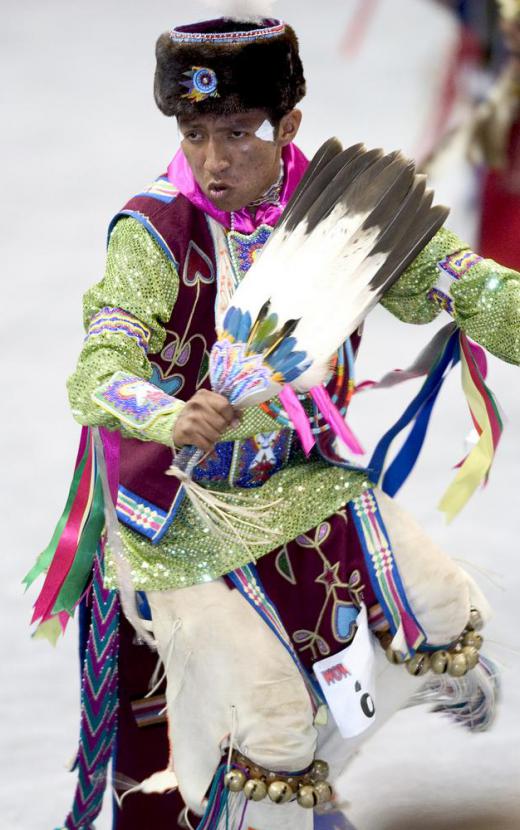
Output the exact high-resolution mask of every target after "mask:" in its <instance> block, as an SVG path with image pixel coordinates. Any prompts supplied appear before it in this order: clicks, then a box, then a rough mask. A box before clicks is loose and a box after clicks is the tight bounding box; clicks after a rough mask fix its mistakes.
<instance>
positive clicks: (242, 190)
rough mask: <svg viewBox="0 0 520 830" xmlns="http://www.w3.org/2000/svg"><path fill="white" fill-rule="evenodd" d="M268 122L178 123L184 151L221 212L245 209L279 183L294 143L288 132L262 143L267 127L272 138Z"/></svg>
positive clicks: (204, 119) (220, 118)
mask: <svg viewBox="0 0 520 830" xmlns="http://www.w3.org/2000/svg"><path fill="white" fill-rule="evenodd" d="M286 118H287V116H286ZM297 120H298V124H299V119H297ZM266 121H267V116H266V114H265V112H264V111H263V110H248V111H247V112H245V113H239V114H237V115H196V116H194V117H193V118H181V119H179V128H180V131H181V134H182V149H183V151H184V154H185V156H186V158H187V160H188V164H189V165H190V167H191V169H192V172H193V175H194V176H195V180H196V181H197V184H198V185H199V187H200V188H201V190H202V192H203V193H204V195H205V196H207V197H208V199H210V201H211V202H212V203H213V204H214V205H215V207H218V208H219V209H220V210H224V211H232V210H239V209H240V208H243V207H245V206H246V205H248V204H250V203H251V202H253V201H254V200H255V199H258V198H259V197H260V196H262V194H263V193H265V191H266V190H267V189H268V188H269V187H270V186H271V185H272V184H273V183H274V182H275V181H276V180H277V178H278V176H279V174H280V156H281V150H282V147H283V145H284V144H287V143H288V141H290V140H291V137H289V138H287V136H286V134H285V133H284V132H283V130H278V131H277V134H276V137H275V138H274V140H272V141H269V140H265V138H264V137H259V136H258V135H257V130H258V129H259V128H260V127H262V125H263V128H262V129H261V130H260V135H261V136H265V137H267V138H268V137H269V134H270V137H273V129H272V128H271V127H270V125H269V128H268V125H267V124H266V123H265V122H266ZM267 128H268V132H267V134H266V129H267Z"/></svg>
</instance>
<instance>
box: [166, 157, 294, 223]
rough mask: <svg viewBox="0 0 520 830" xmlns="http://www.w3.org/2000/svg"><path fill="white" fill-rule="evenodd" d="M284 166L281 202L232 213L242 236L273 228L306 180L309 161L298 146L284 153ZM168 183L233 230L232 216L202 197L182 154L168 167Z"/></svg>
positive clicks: (245, 208)
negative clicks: (299, 185)
mask: <svg viewBox="0 0 520 830" xmlns="http://www.w3.org/2000/svg"><path fill="white" fill-rule="evenodd" d="M282 160H283V164H284V181H283V185H282V190H281V193H280V201H279V203H278V204H276V205H273V204H269V203H264V204H263V205H259V206H258V207H257V209H256V211H255V213H254V215H253V214H251V213H250V212H249V210H248V209H247V207H244V208H241V209H240V210H237V211H234V212H233V227H234V229H235V230H236V231H239V232H240V233H246V234H249V233H253V232H254V231H255V230H256V228H257V227H258V226H259V225H262V224H266V225H270V226H271V227H274V225H276V223H277V221H278V219H279V218H280V216H281V214H282V211H283V209H284V208H285V206H286V204H287V202H288V201H289V199H290V198H291V196H292V194H293V193H294V191H295V189H296V186H297V185H298V183H299V181H300V179H301V177H302V176H303V174H304V172H305V170H306V168H307V165H308V161H307V159H306V158H305V156H304V155H303V153H302V151H301V150H299V149H298V147H296V145H295V144H288V145H287V146H286V147H284V148H283V150H282ZM168 181H170V182H171V183H172V184H173V185H174V186H175V187H176V188H177V189H178V190H179V192H180V193H182V194H183V196H186V198H187V199H189V200H190V202H191V203H192V204H193V205H195V207H198V208H200V209H201V210H203V211H204V212H205V213H208V214H209V215H210V216H212V217H213V219H216V220H217V222H220V224H221V225H224V227H225V228H230V227H231V213H227V212H226V211H223V210H219V209H218V208H217V207H215V205H214V204H213V203H212V202H210V200H209V199H208V198H207V197H206V196H205V195H204V194H203V192H202V190H201V189H200V187H199V186H198V184H197V182H196V181H195V178H194V176H193V173H192V172H191V167H190V166H189V164H188V162H187V160H186V156H185V155H184V153H183V152H182V150H178V151H177V153H176V154H175V155H174V157H173V159H172V160H171V162H170V164H169V165H168Z"/></svg>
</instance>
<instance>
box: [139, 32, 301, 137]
mask: <svg viewBox="0 0 520 830" xmlns="http://www.w3.org/2000/svg"><path fill="white" fill-rule="evenodd" d="M155 54H156V58H157V67H156V70H155V82H154V95H155V100H156V103H157V106H158V107H159V109H160V110H161V111H162V112H163V113H164V114H165V115H175V116H177V117H179V116H181V117H182V116H186V117H189V116H193V115H195V114H198V113H203V114H215V115H228V114H231V113H235V112H244V111H245V110H250V109H263V110H265V111H266V112H267V114H268V116H269V119H270V121H271V122H272V123H276V122H277V121H278V120H279V119H280V118H281V117H282V116H283V115H285V113H287V112H290V110H292V109H293V107H295V106H296V104H297V103H298V101H300V100H301V99H302V98H303V96H304V95H305V78H304V75H303V66H302V62H301V60H300V56H299V53H298V40H297V38H296V35H295V33H294V31H293V29H292V28H291V27H290V26H288V25H287V24H286V23H284V22H283V21H281V20H273V19H262V20H256V21H254V22H252V21H251V20H249V21H245V20H236V19H235V18H233V19H230V18H224V17H220V18H217V19H216V20H204V21H202V22H201V23H193V24H190V25H187V26H178V27H177V28H176V29H172V31H171V32H165V33H164V34H163V35H161V36H160V38H159V40H158V41H157V46H156V50H155Z"/></svg>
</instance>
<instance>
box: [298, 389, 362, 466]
mask: <svg viewBox="0 0 520 830" xmlns="http://www.w3.org/2000/svg"><path fill="white" fill-rule="evenodd" d="M310 395H311V398H312V399H313V401H314V403H315V404H316V406H317V407H318V409H319V410H320V412H321V414H322V415H323V417H324V418H325V420H326V421H327V423H328V425H329V426H330V428H331V429H332V431H333V432H334V433H335V434H336V435H337V436H338V438H340V439H341V440H342V441H343V443H344V444H346V445H347V447H348V448H349V450H350V451H351V452H353V453H354V454H355V455H363V454H364V452H365V451H364V449H363V447H362V446H361V444H360V443H359V441H358V440H357V438H356V436H355V435H354V433H353V432H352V430H351V429H350V427H349V426H348V425H347V424H346V423H345V420H344V419H343V418H342V416H341V413H340V412H338V410H337V409H336V407H335V406H334V404H333V403H332V401H331V399H330V395H329V393H328V392H327V390H326V389H325V387H324V386H314V387H313V388H312V389H311V390H310Z"/></svg>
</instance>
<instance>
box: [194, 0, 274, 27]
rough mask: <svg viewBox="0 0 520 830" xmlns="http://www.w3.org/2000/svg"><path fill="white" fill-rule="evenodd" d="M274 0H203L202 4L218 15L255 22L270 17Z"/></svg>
mask: <svg viewBox="0 0 520 830" xmlns="http://www.w3.org/2000/svg"><path fill="white" fill-rule="evenodd" d="M275 2H276V0H204V5H205V6H209V8H211V9H215V12H216V13H217V14H218V15H219V17H226V18H229V19H230V20H244V21H248V22H255V21H257V20H259V19H262V18H264V17H267V18H269V17H272V15H273V6H274V4H275Z"/></svg>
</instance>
